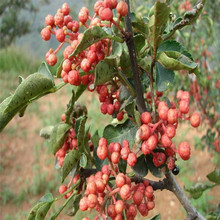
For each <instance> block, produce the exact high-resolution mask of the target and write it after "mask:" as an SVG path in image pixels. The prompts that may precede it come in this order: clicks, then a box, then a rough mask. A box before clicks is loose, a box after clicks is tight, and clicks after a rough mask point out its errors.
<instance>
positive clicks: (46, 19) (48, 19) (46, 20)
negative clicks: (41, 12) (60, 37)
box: [45, 15, 54, 27]
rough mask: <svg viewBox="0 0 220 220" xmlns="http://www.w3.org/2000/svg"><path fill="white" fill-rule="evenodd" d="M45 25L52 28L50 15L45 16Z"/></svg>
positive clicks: (52, 18) (52, 21) (52, 23)
mask: <svg viewBox="0 0 220 220" xmlns="http://www.w3.org/2000/svg"><path fill="white" fill-rule="evenodd" d="M45 24H46V25H47V26H51V27H52V26H53V25H54V17H53V16H52V15H47V17H46V18H45Z"/></svg>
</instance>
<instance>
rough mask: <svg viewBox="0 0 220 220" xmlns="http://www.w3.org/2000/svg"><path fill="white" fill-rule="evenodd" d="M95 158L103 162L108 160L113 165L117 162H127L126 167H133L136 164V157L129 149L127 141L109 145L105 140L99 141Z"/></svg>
mask: <svg viewBox="0 0 220 220" xmlns="http://www.w3.org/2000/svg"><path fill="white" fill-rule="evenodd" d="M97 156H98V157H99V159H101V160H104V159H106V158H108V160H109V161H111V162H112V163H113V164H118V163H119V160H120V159H122V160H125V161H127V163H128V165H129V166H131V167H133V166H134V165H135V164H136V162H137V156H136V154H135V153H133V152H132V151H131V150H130V148H129V142H128V141H127V140H123V141H122V145H121V144H120V143H117V142H116V143H110V144H109V145H108V142H107V140H106V139H105V138H101V139H100V140H99V145H98V148H97Z"/></svg>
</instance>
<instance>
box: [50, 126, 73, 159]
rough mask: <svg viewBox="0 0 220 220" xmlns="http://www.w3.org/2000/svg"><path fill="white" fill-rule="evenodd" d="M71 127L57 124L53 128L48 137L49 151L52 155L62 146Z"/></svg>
mask: <svg viewBox="0 0 220 220" xmlns="http://www.w3.org/2000/svg"><path fill="white" fill-rule="evenodd" d="M71 127H72V126H71V125H69V124H66V123H59V124H57V125H55V126H54V128H53V130H52V133H51V135H50V150H51V152H52V153H53V154H54V155H55V154H56V152H57V151H58V150H59V149H60V148H61V147H62V145H63V144H64V141H65V139H66V137H67V134H68V131H69V130H70V128H71Z"/></svg>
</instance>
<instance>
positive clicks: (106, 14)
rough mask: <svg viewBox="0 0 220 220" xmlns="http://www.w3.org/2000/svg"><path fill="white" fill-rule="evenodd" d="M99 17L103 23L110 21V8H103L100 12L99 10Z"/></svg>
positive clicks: (111, 15)
mask: <svg viewBox="0 0 220 220" xmlns="http://www.w3.org/2000/svg"><path fill="white" fill-rule="evenodd" d="M99 17H100V18H101V19H102V20H103V21H111V20H112V19H113V13H112V10H111V9H110V8H103V9H102V10H99Z"/></svg>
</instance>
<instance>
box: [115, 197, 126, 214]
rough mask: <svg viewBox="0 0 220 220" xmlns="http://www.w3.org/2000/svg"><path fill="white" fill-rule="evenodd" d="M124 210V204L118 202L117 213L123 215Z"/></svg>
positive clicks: (120, 201)
mask: <svg viewBox="0 0 220 220" xmlns="http://www.w3.org/2000/svg"><path fill="white" fill-rule="evenodd" d="M123 209H124V202H123V201H122V200H118V201H117V202H116V203H115V211H116V213H117V214H121V213H122V212H123Z"/></svg>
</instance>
